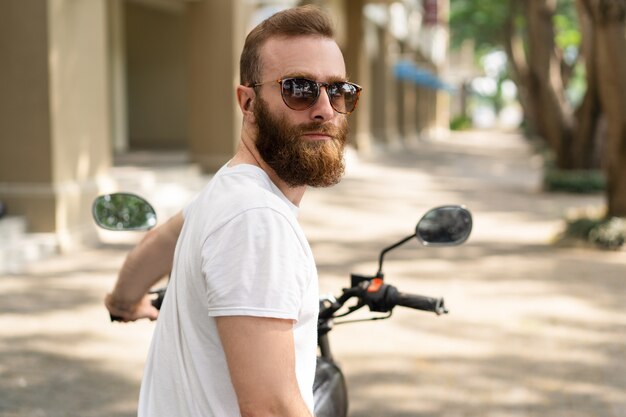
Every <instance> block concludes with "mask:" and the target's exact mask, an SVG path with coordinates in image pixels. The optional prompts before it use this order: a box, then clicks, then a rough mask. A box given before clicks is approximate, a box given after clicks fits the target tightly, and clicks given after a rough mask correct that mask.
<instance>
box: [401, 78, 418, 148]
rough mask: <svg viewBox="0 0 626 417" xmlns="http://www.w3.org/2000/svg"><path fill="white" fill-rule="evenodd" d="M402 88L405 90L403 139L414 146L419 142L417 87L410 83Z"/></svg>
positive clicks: (406, 83)
mask: <svg viewBox="0 0 626 417" xmlns="http://www.w3.org/2000/svg"><path fill="white" fill-rule="evenodd" d="M402 87H403V88H404V94H403V97H402V98H403V103H402V107H403V114H404V119H403V124H402V139H403V140H404V142H405V143H406V144H412V143H415V142H416V141H417V114H416V113H417V87H416V86H415V84H413V83H411V82H408V81H405V82H403V83H402Z"/></svg>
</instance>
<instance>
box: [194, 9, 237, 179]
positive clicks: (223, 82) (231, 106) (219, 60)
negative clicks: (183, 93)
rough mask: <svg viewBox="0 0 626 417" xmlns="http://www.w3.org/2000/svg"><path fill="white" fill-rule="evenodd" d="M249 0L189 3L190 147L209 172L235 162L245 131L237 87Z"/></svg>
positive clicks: (201, 164)
mask: <svg viewBox="0 0 626 417" xmlns="http://www.w3.org/2000/svg"><path fill="white" fill-rule="evenodd" d="M247 3H248V2H246V1H244V0H233V1H231V0H211V1H202V2H191V3H189V4H188V5H187V11H186V18H187V26H188V48H187V50H188V53H189V61H188V62H189V77H188V80H189V94H188V96H189V98H188V106H189V107H188V110H189V149H190V157H191V159H192V160H193V161H194V162H196V163H198V164H199V166H200V167H201V168H202V170H203V171H205V172H214V171H216V170H217V169H219V168H220V167H221V166H222V165H223V164H224V163H226V162H227V161H228V159H230V158H231V157H232V155H233V153H234V151H235V148H236V144H237V142H238V141H239V136H240V132H241V122H242V118H241V112H240V111H239V108H238V107H237V101H236V95H235V87H236V85H238V84H239V56H240V54H241V49H242V48H243V42H244V40H245V36H246V34H247V33H245V30H246V28H245V22H244V15H245V7H246V4H247Z"/></svg>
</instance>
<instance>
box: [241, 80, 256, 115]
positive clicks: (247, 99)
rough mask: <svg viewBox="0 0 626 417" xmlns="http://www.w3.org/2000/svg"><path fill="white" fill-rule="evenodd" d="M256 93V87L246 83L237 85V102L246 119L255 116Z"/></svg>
mask: <svg viewBox="0 0 626 417" xmlns="http://www.w3.org/2000/svg"><path fill="white" fill-rule="evenodd" d="M255 95H256V94H255V92H254V88H252V87H247V86H245V85H239V86H237V102H238V103H239V108H240V109H241V113H243V117H244V119H246V118H249V117H254V112H253V111H252V109H253V102H254V97H255Z"/></svg>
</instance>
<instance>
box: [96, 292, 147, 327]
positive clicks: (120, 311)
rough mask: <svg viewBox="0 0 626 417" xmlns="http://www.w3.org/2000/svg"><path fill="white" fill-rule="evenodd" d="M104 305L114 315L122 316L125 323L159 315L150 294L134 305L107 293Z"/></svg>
mask: <svg viewBox="0 0 626 417" xmlns="http://www.w3.org/2000/svg"><path fill="white" fill-rule="evenodd" d="M104 305H105V306H106V308H107V310H109V313H111V315H112V316H117V317H120V319H121V321H123V322H125V323H127V322H129V321H136V320H140V319H150V320H156V319H157V317H158V316H159V310H157V309H156V308H155V307H154V306H153V305H152V298H151V297H150V296H149V295H146V296H144V297H143V298H142V299H141V300H140V301H139V302H138V303H137V304H134V305H132V304H125V303H123V302H120V301H119V300H117V299H115V297H114V296H113V294H107V295H106V297H105V298H104Z"/></svg>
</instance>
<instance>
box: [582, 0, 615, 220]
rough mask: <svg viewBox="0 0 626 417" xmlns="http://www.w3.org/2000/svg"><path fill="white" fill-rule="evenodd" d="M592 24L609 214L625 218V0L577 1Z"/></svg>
mask: <svg viewBox="0 0 626 417" xmlns="http://www.w3.org/2000/svg"><path fill="white" fill-rule="evenodd" d="M578 2H579V10H581V11H582V12H583V15H584V16H585V17H584V19H587V24H589V25H590V26H591V33H592V39H591V40H590V42H591V45H592V48H593V50H594V53H595V55H594V59H593V61H592V62H591V63H590V64H589V65H591V66H592V67H593V73H594V75H595V77H596V82H597V86H598V87H597V89H598V96H599V102H600V105H601V108H602V112H603V113H604V115H605V117H606V123H607V144H606V173H607V207H608V216H617V217H626V0H578Z"/></svg>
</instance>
